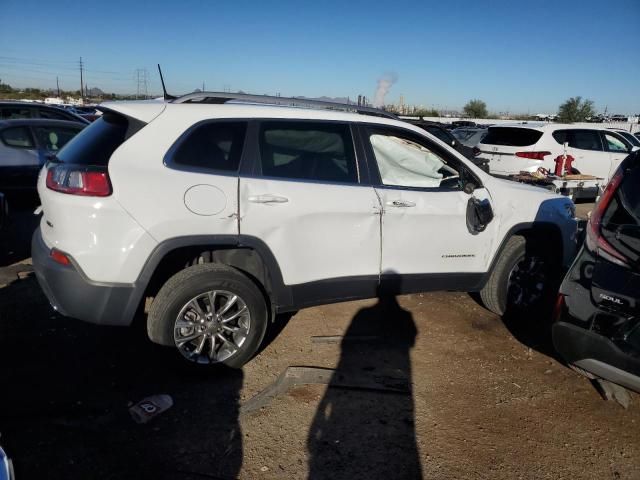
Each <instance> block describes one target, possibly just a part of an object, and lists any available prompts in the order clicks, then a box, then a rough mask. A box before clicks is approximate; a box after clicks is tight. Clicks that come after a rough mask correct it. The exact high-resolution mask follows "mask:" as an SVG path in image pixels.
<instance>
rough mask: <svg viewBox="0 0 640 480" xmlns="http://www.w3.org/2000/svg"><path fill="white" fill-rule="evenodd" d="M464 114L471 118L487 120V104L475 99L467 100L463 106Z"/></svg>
mask: <svg viewBox="0 0 640 480" xmlns="http://www.w3.org/2000/svg"><path fill="white" fill-rule="evenodd" d="M464 113H466V114H467V115H469V117H471V118H487V104H486V103H484V102H483V101H482V100H478V99H477V98H476V99H474V100H469V101H468V102H467V104H466V105H465V106H464Z"/></svg>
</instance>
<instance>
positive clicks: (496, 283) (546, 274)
mask: <svg viewBox="0 0 640 480" xmlns="http://www.w3.org/2000/svg"><path fill="white" fill-rule="evenodd" d="M555 270H556V269H554V268H553V262H552V259H551V258H550V256H549V255H545V253H544V250H543V249H541V248H539V247H538V246H536V245H535V244H534V243H533V241H530V243H529V244H527V240H526V239H525V238H524V237H521V236H513V237H511V238H510V239H509V240H508V241H507V244H506V245H505V247H504V249H503V250H502V252H500V258H499V259H498V261H497V262H496V264H495V266H494V268H493V271H492V272H491V275H490V277H489V280H488V281H487V283H486V285H485V286H484V288H483V289H482V290H481V291H480V298H481V299H482V303H483V304H484V306H485V307H486V308H487V309H488V310H491V311H492V312H493V313H495V314H496V315H500V316H503V315H505V314H506V313H507V312H510V311H520V312H525V311H530V312H531V311H532V310H534V309H536V310H537V308H538V307H541V306H543V305H544V302H545V301H546V300H547V299H548V298H549V296H550V295H549V293H550V291H551V289H552V288H553V287H554V285H555V274H554V271H555Z"/></svg>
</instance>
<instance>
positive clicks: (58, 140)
mask: <svg viewBox="0 0 640 480" xmlns="http://www.w3.org/2000/svg"><path fill="white" fill-rule="evenodd" d="M33 130H34V132H35V134H36V137H37V139H38V143H39V144H40V145H41V146H42V147H44V148H46V149H47V150H49V151H50V152H57V151H58V150H60V149H61V148H62V147H64V146H65V145H66V144H67V143H69V140H71V139H72V138H73V137H75V136H76V135H77V134H78V132H80V131H81V130H82V129H81V128H73V127H50V126H46V127H34V129H33Z"/></svg>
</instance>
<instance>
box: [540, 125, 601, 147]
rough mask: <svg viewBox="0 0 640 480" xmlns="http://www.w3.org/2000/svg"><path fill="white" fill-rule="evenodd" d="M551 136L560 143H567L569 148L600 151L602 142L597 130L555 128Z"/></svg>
mask: <svg viewBox="0 0 640 480" xmlns="http://www.w3.org/2000/svg"><path fill="white" fill-rule="evenodd" d="M552 136H553V138H554V139H555V141H556V142H558V143H559V144H560V145H563V144H565V143H567V144H569V146H570V147H571V148H577V149H580V150H593V151H602V142H601V141H600V134H599V133H598V131H597V130H571V129H566V130H556V131H555V132H553V134H552Z"/></svg>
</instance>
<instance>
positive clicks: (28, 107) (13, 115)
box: [0, 101, 90, 124]
mask: <svg viewBox="0 0 640 480" xmlns="http://www.w3.org/2000/svg"><path fill="white" fill-rule="evenodd" d="M32 118H41V119H47V120H66V121H68V122H79V123H84V124H89V123H90V122H89V120H87V119H85V118H82V117H81V116H80V115H77V114H76V113H74V112H70V111H67V110H65V109H63V108H58V107H53V106H51V105H44V104H41V103H29V102H17V101H14V102H12V101H0V120H21V119H32Z"/></svg>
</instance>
